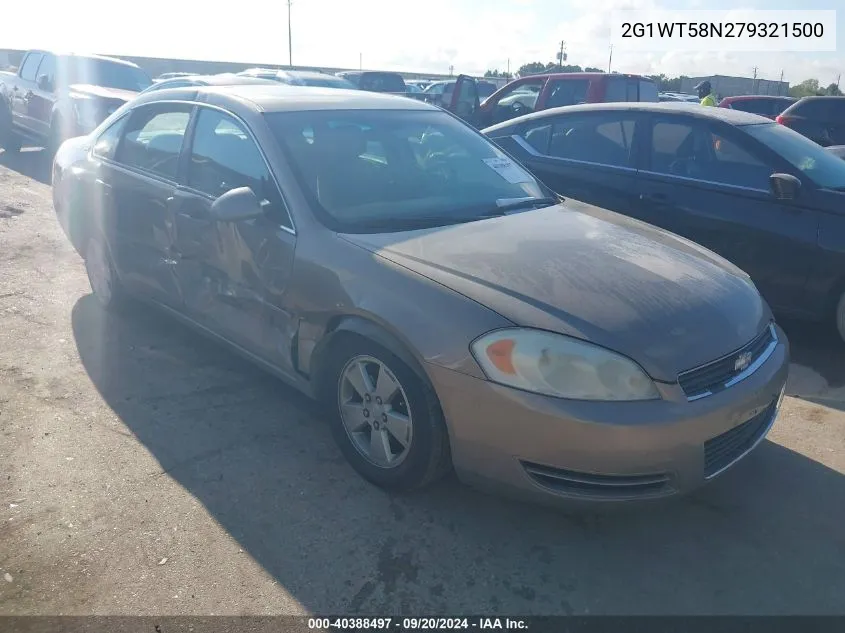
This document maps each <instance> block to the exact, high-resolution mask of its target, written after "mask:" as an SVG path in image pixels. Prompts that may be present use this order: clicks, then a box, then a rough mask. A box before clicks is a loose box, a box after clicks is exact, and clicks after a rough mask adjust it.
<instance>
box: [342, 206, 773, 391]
mask: <svg viewBox="0 0 845 633" xmlns="http://www.w3.org/2000/svg"><path fill="white" fill-rule="evenodd" d="M343 237H344V238H345V239H347V240H348V241H351V242H353V243H355V244H357V245H359V246H361V247H363V248H366V249H368V250H370V251H372V252H373V253H375V254H377V255H378V256H380V257H382V258H384V259H387V260H390V261H393V262H395V263H397V264H400V265H402V266H404V267H406V268H409V269H411V270H413V271H415V272H417V273H419V274H421V275H424V276H426V277H428V278H430V279H432V280H434V281H437V282H438V283H440V284H442V285H444V286H446V287H448V288H451V289H453V290H455V291H457V292H460V293H462V294H463V295H465V296H466V297H468V298H470V299H473V300H475V301H477V302H478V303H481V304H483V305H484V306H487V307H488V308H490V309H492V310H495V311H496V312H498V313H499V314H500V315H502V316H503V317H505V318H506V319H508V320H509V321H511V322H513V323H514V324H516V325H520V326H525V327H535V328H542V329H545V330H550V331H554V332H560V333H562V334H567V335H570V336H574V337H577V338H580V339H584V340H587V341H591V342H593V343H596V344H598V345H602V346H604V347H607V348H610V349H613V350H615V351H617V352H620V353H622V354H624V355H626V356H628V357H630V358H632V359H634V360H636V361H637V362H638V363H640V365H642V367H643V368H644V369H645V370H646V371H647V372H648V373H649V374H650V375H651V376H652V377H653V378H655V379H657V380H662V381H666V382H674V381H675V380H676V379H677V375H678V373H679V372H681V371H684V370H686V369H691V368H693V367H697V366H698V365H701V364H703V363H706V362H709V361H712V360H714V359H716V358H719V357H721V356H723V355H726V354H728V353H729V352H731V351H733V350H735V349H737V348H739V347H741V346H742V345H744V344H745V343H747V342H748V341H750V340H751V339H752V338H754V336H755V335H756V334H758V333H759V332H761V331H762V330H763V328H764V327H765V325H766V324H767V323H768V322H769V320H770V318H771V315H770V312H769V309H768V307H767V306H766V304H765V303H764V302H763V300H762V299H761V297H760V295H759V294H758V292H757V290H756V288H755V287H754V286H753V284H752V283H751V281H750V279H749V278H748V276H747V275H746V274H745V273H744V272H742V271H741V270H740V269H738V268H737V267H735V266H734V265H732V264H730V263H729V262H727V261H726V260H724V259H722V258H721V257H719V256H718V255H716V254H715V253H713V252H711V251H708V250H707V249H705V248H703V247H701V246H699V245H697V244H694V243H692V242H690V241H688V240H686V239H684V238H681V237H678V236H676V235H674V234H672V233H669V232H666V231H663V230H661V229H658V228H655V227H653V226H651V225H648V224H645V223H643V222H639V221H637V220H633V219H631V218H628V217H625V216H621V215H619V214H616V213H613V212H610V211H607V210H605V209H600V208H597V207H593V206H591V205H587V204H583V203H580V202H575V201H566V203H565V204H563V205H556V206H553V207H549V208H546V209H542V210H537V211H529V212H524V213H518V214H514V215H509V216H506V217H498V218H491V219H487V220H481V221H478V222H470V223H465V224H458V225H453V226H447V227H437V228H431V229H424V230H417V231H410V232H401V233H380V234H344V235H343ZM432 318H445V319H448V318H449V315H445V314H444V315H438V314H432ZM479 334H481V333H479Z"/></svg>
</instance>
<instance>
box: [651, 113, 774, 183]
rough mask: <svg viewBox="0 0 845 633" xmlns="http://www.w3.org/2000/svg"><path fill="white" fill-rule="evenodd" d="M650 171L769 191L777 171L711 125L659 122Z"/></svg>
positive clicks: (653, 139) (653, 134)
mask: <svg viewBox="0 0 845 633" xmlns="http://www.w3.org/2000/svg"><path fill="white" fill-rule="evenodd" d="M651 170H652V171H654V172H656V173H661V174H668V175H673V176H683V177H685V178H693V179H696V180H704V181H708V182H715V183H719V184H725V185H734V186H738V187H749V188H753V189H760V190H768V189H769V176H770V175H771V174H772V173H774V171H775V168H774V167H773V166H771V165H768V164H766V163H765V162H764V161H763V160H761V159H760V158H758V157H756V156H754V155H752V154H751V153H750V152H749V151H748V150H746V149H745V148H743V147H741V146H740V145H739V144H738V143H737V142H736V141H734V140H732V139H729V138H727V137H726V136H725V135H724V134H722V133H721V132H720V131H718V130H716V129H714V128H713V127H712V126H711V125H708V124H705V123H703V122H698V121H684V122H676V121H671V122H670V121H658V122H656V123H655V125H654V128H653V131H652V142H651Z"/></svg>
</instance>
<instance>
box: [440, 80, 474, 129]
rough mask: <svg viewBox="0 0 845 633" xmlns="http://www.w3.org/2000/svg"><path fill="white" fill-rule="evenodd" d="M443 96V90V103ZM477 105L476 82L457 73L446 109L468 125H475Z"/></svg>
mask: <svg viewBox="0 0 845 633" xmlns="http://www.w3.org/2000/svg"><path fill="white" fill-rule="evenodd" d="M445 97H446V93H445V92H444V103H445ZM478 106H479V102H478V84H477V82H476V81H475V79H473V78H472V77H469V76H467V75H458V78H457V79H456V80H455V86H454V88H453V90H452V95H451V99H450V101H449V103H448V105H446V109H447V110H449V111H450V112H452V113H453V114H455V115H456V116H458V117H460V118H462V119H463V120H464V121H466V122H467V123H469V124H470V125H477V124H478V122H477V120H476V119H477V114H478Z"/></svg>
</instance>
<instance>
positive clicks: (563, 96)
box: [546, 79, 590, 108]
mask: <svg viewBox="0 0 845 633" xmlns="http://www.w3.org/2000/svg"><path fill="white" fill-rule="evenodd" d="M589 88H590V80H589V79H558V80H555V81H552V82H551V84H550V85H549V97H548V99H547V100H546V107H547V108H557V107H560V106H568V105H576V104H578V103H584V102H585V101H586V100H587V90H588V89H589Z"/></svg>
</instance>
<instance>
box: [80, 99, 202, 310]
mask: <svg viewBox="0 0 845 633" xmlns="http://www.w3.org/2000/svg"><path fill="white" fill-rule="evenodd" d="M191 110H192V106H191V105H189V104H178V103H161V104H150V105H146V106H141V107H139V108H136V109H135V110H134V111H133V112H132V114H131V115H129V119H128V120H127V122H126V125H125V127H124V128H123V130H122V135H121V137H120V141H119V142H118V145H117V149H116V152H115V156H114V160H113V161H103V162H102V163H101V165H100V168H99V174H98V176H99V177H98V179H97V182H96V185H97V187H98V194H97V196H98V198H99V199H100V200H101V201H102V204H103V206H104V211H105V213H106V214H107V215H108V222H107V224H108V226H109V233H110V235H108V238H109V241H110V244H111V247H112V256H113V258H114V262H115V265H116V267H117V269H118V274H119V275H120V278H121V281H122V282H123V283H124V284H125V285H126V286H127V288H129V289H131V290H132V291H134V292H138V293H140V294H143V295H146V296H148V297H150V298H152V299H155V300H157V301H160V302H162V303H167V304H169V305H174V306H178V304H179V295H178V292H177V288H176V277H175V274H174V266H175V260H174V258H173V255H172V253H171V246H172V241H173V214H172V208H171V207H172V203H173V196H174V191H175V189H176V180H177V175H178V170H179V157H180V152H181V149H182V142H183V139H184V136H185V131H186V130H187V127H188V121H189V119H190V116H191Z"/></svg>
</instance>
